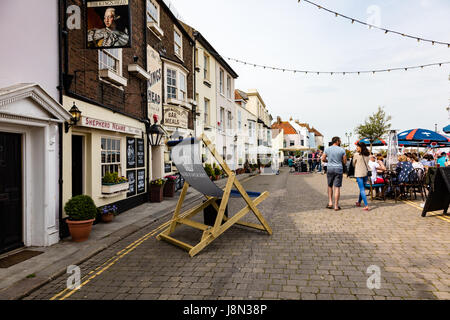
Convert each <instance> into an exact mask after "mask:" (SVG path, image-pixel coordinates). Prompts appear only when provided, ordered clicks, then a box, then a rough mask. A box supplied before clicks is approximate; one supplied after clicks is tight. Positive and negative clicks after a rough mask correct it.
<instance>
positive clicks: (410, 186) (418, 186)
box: [406, 168, 425, 201]
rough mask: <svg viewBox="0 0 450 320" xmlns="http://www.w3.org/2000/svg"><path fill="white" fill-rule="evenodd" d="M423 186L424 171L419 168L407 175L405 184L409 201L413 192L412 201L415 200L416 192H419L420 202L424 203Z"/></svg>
mask: <svg viewBox="0 0 450 320" xmlns="http://www.w3.org/2000/svg"><path fill="white" fill-rule="evenodd" d="M424 185H425V171H424V170H423V169H420V168H416V169H414V170H413V171H411V172H410V173H409V176H408V182H407V183H406V188H407V190H406V192H407V193H409V194H410V196H411V200H412V195H413V192H414V199H417V194H416V193H417V192H420V194H421V196H422V201H425V197H424V189H425V187H424Z"/></svg>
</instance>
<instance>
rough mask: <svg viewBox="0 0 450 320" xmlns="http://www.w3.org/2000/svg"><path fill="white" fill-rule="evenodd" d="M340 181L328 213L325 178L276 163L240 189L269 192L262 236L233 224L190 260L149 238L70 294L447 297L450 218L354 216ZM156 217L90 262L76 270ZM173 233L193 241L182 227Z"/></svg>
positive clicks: (46, 289)
mask: <svg viewBox="0 0 450 320" xmlns="http://www.w3.org/2000/svg"><path fill="white" fill-rule="evenodd" d="M343 183H344V187H343V189H342V201H341V207H342V208H343V210H342V211H340V212H339V213H334V212H331V211H330V210H327V209H325V208H324V206H323V205H322V204H323V203H325V204H326V201H327V196H326V193H325V191H326V185H325V176H323V175H320V174H309V175H289V174H288V173H287V172H286V171H285V168H282V170H281V174H280V175H279V176H276V177H272V176H270V177H269V176H258V177H256V178H253V179H252V180H249V181H248V182H245V183H244V187H245V188H246V189H248V190H255V191H264V190H268V191H269V192H270V196H269V198H268V199H266V200H265V201H264V202H263V203H261V204H260V205H259V206H258V207H259V208H260V210H261V211H262V214H263V215H264V217H266V219H267V220H268V221H269V222H270V225H271V227H272V228H273V230H274V232H273V235H271V236H270V237H268V236H266V235H264V234H262V233H261V232H252V231H248V229H246V228H243V227H233V228H230V229H229V230H227V232H225V233H224V234H223V235H221V236H220V238H218V239H217V240H215V241H214V242H213V243H212V244H211V245H210V246H208V247H207V248H206V249H205V250H203V251H202V252H201V253H200V254H198V255H197V256H195V257H193V258H190V257H189V256H188V255H187V254H186V253H185V252H184V251H182V250H180V249H178V248H176V247H174V246H172V245H170V244H167V243H165V242H161V241H157V240H155V238H154V237H149V238H148V239H147V240H145V241H144V242H142V243H141V244H140V245H139V246H138V247H136V249H135V250H133V251H132V252H130V253H129V254H127V255H126V256H124V257H123V258H122V259H119V260H118V261H117V262H116V263H115V264H114V265H112V266H111V267H110V268H109V269H107V270H106V271H104V272H103V273H101V274H100V275H98V276H97V277H96V278H94V279H93V280H91V281H90V282H89V283H87V284H86V285H85V286H84V287H83V288H82V291H80V292H79V293H76V294H73V295H72V296H70V297H69V299H103V298H104V297H107V298H110V299H133V300H135V299H144V300H145V299H149V300H156V299H169V300H178V299H183V300H184V299H193V300H202V299H212V300H214V299H236V300H241V299H249V297H253V298H252V299H295V300H298V299H313V300H316V299H327V300H329V299H335V300H350V299H353V300H354V299H447V300H448V299H450V298H449V286H450V261H449V256H448V252H450V244H449V242H448V227H449V225H448V223H447V222H445V221H443V220H441V219H438V218H433V217H429V218H427V219H421V218H420V210H417V209H416V208H414V207H412V206H409V205H407V204H405V203H403V202H398V203H397V204H395V203H394V202H393V201H390V200H387V201H386V202H383V201H381V202H378V201H376V202H373V203H372V206H373V210H372V211H371V212H370V215H367V214H362V212H361V210H360V209H358V208H355V207H354V201H355V197H356V195H357V194H358V189H357V186H356V183H355V182H354V181H353V180H351V179H346V178H345V179H344V182H343ZM299 186H302V187H301V192H299ZM239 201H241V202H239ZM241 207H242V199H241V200H239V199H232V200H231V201H230V203H229V210H230V212H236V211H237V210H238V209H240V208H241ZM247 217H248V218H249V221H250V220H251V219H253V220H252V221H254V222H257V220H256V219H255V218H252V217H251V216H250V215H248V216H247ZM247 217H246V219H247ZM167 219H168V218H167ZM198 219H199V221H201V219H202V217H201V216H199V218H198ZM166 221H167V220H166ZM161 223H162V222H161V221H160V222H158V223H156V224H153V225H150V226H148V227H145V228H143V229H141V230H139V231H138V232H136V233H134V234H132V235H130V236H128V237H126V238H124V239H122V240H121V241H119V242H117V243H115V244H114V245H112V246H111V247H109V248H108V249H107V250H105V251H102V252H100V253H99V254H97V255H95V256H93V257H92V258H90V259H88V260H87V261H85V262H84V263H83V264H81V265H80V267H81V269H82V274H88V273H89V272H90V271H91V270H94V269H95V268H97V267H98V266H100V265H101V264H103V263H104V262H105V261H107V260H108V259H110V258H111V257H113V256H115V254H116V253H117V252H119V251H121V250H123V249H124V248H125V247H126V246H128V245H129V244H131V243H133V242H135V241H136V240H138V239H140V238H141V237H143V236H144V235H146V234H149V232H151V231H152V230H154V229H155V228H156V227H158V226H159V225H160V224H161ZM177 232H178V233H177V237H178V236H180V238H181V237H185V238H186V239H191V240H192V241H198V239H197V238H195V237H196V233H195V232H193V231H192V230H191V229H189V228H186V230H183V229H182V228H180V230H179V231H178V230H177ZM370 265H377V266H379V267H380V268H381V289H375V290H370V289H368V288H367V279H368V278H369V276H370V274H368V273H366V271H367V267H368V266H370ZM66 280H67V277H66V275H63V276H61V277H58V278H56V279H55V280H53V281H51V282H50V283H48V284H47V285H45V286H43V287H42V288H40V289H38V290H36V291H35V292H33V293H32V294H31V295H29V296H28V297H26V298H25V299H27V300H31V299H48V298H49V297H52V296H53V295H55V294H56V293H59V292H60V291H62V290H64V288H65V281H66Z"/></svg>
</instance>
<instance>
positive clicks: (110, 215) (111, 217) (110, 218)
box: [102, 213, 114, 223]
mask: <svg viewBox="0 0 450 320" xmlns="http://www.w3.org/2000/svg"><path fill="white" fill-rule="evenodd" d="M113 220H114V213H107V214H102V221H103V222H106V223H108V222H111V221H113Z"/></svg>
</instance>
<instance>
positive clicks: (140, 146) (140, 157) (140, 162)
mask: <svg viewBox="0 0 450 320" xmlns="http://www.w3.org/2000/svg"><path fill="white" fill-rule="evenodd" d="M136 146H137V147H136V149H137V152H136V155H137V167H138V168H142V167H145V148H144V139H136Z"/></svg>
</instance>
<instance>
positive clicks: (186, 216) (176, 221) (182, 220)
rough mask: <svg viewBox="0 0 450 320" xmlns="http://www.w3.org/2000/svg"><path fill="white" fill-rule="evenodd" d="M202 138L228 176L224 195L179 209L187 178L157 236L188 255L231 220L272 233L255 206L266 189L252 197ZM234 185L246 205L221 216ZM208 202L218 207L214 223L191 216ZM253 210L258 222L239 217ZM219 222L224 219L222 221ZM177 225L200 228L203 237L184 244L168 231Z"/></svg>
mask: <svg viewBox="0 0 450 320" xmlns="http://www.w3.org/2000/svg"><path fill="white" fill-rule="evenodd" d="M201 140H202V141H203V143H204V144H205V146H206V147H207V148H208V149H209V150H210V151H211V153H212V155H213V156H214V158H215V159H216V160H217V162H218V163H219V164H220V166H221V167H222V168H223V170H224V171H225V173H226V174H227V176H228V181H227V184H226V186H225V189H224V193H223V197H222V199H221V202H220V206H218V205H217V204H216V200H218V199H219V198H216V197H209V196H206V195H205V197H206V201H205V202H203V203H201V204H199V205H197V206H195V207H194V208H192V209H189V210H187V211H185V212H184V213H182V214H181V213H180V211H181V207H182V205H183V202H184V199H185V197H186V193H187V191H188V189H189V184H188V183H187V182H184V186H183V189H182V191H181V194H180V198H179V199H178V203H177V205H176V207H175V211H174V213H173V217H172V220H171V221H170V225H169V227H168V228H167V229H165V230H164V231H162V232H161V233H160V234H159V235H158V236H157V237H156V238H157V239H158V240H165V241H167V242H169V243H171V244H174V245H176V246H178V247H180V248H182V249H184V250H186V251H188V252H189V255H190V256H191V257H193V256H195V255H196V254H198V253H199V252H200V251H202V250H203V249H204V248H205V247H206V246H207V245H209V244H210V243H211V242H213V241H214V240H215V239H216V238H218V237H219V236H220V235H221V234H222V233H224V232H225V231H226V230H228V229H229V228H230V227H231V226H233V225H234V224H237V225H242V226H246V227H249V228H253V229H258V230H262V231H267V233H268V234H269V235H271V234H272V229H271V228H270V226H269V224H268V223H267V221H266V220H265V219H264V217H263V216H262V214H261V212H260V211H259V209H258V208H257V207H256V206H257V205H258V204H260V203H261V202H262V201H263V200H264V199H266V198H267V197H268V196H269V192H267V191H265V192H263V193H261V195H260V196H259V197H257V198H256V199H254V200H252V199H251V198H250V197H249V195H248V194H247V192H246V191H245V189H244V187H243V186H242V185H241V183H240V182H239V181H238V179H237V178H236V175H235V174H234V172H233V171H231V170H230V168H229V167H228V165H227V164H226V163H225V161H224V160H223V158H222V157H221V156H220V154H219V153H217V151H216V149H215V148H214V146H213V145H212V143H211V141H209V139H208V138H207V137H206V135H204V134H202V136H201ZM233 185H234V186H235V187H236V189H237V190H238V191H239V193H240V194H241V196H242V198H243V199H244V201H245V202H246V203H247V205H246V206H245V207H244V208H242V209H241V210H240V211H239V212H237V213H236V214H235V215H234V216H233V217H231V218H226V217H225V216H224V214H225V209H226V207H227V205H228V200H229V199H230V193H231V188H232V187H233ZM209 205H212V206H213V207H214V208H215V209H216V210H217V217H216V220H215V223H214V226H212V227H211V226H208V225H205V224H203V223H200V222H197V221H194V220H191V219H190V218H192V217H193V216H195V215H196V214H197V213H199V212H201V211H202V210H203V209H205V208H206V207H208V206H209ZM249 211H253V213H254V214H255V216H256V218H257V219H258V221H259V222H260V223H261V224H256V223H249V222H243V221H242V222H241V221H240V220H241V219H242V218H243V217H244V216H245V215H246V214H247V213H248V212H249ZM224 221H225V222H224ZM222 222H224V223H223V224H222ZM180 225H186V226H190V227H193V228H196V229H199V230H202V231H203V235H202V238H201V240H200V242H199V243H198V244H197V245H195V246H192V245H190V244H187V243H185V242H182V241H180V240H177V239H175V238H173V237H171V236H170V235H171V234H172V233H173V232H174V231H175V229H176V228H177V227H178V226H180Z"/></svg>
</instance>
